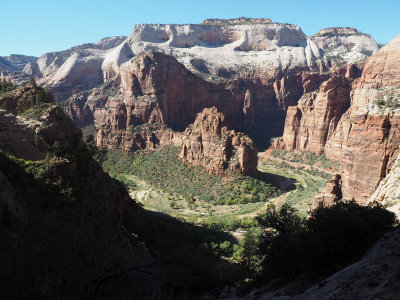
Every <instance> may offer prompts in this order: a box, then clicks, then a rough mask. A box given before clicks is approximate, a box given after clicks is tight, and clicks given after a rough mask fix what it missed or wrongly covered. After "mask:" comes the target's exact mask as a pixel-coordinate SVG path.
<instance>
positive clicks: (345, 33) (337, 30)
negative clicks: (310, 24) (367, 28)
mask: <svg viewBox="0 0 400 300" xmlns="http://www.w3.org/2000/svg"><path fill="white" fill-rule="evenodd" d="M311 39H312V40H313V41H314V42H315V43H316V44H317V45H318V47H319V48H321V49H322V50H324V52H325V57H327V58H329V59H330V60H331V62H332V63H334V64H346V63H347V64H348V63H357V62H360V61H364V60H365V59H367V58H368V57H369V56H371V55H372V54H375V53H377V52H378V50H379V46H378V44H377V43H376V42H375V40H374V39H373V38H372V36H370V35H369V34H364V33H361V32H359V31H358V30H357V29H355V28H350V27H332V28H326V29H322V30H320V31H319V32H318V33H316V34H315V35H314V36H312V37H311Z"/></svg>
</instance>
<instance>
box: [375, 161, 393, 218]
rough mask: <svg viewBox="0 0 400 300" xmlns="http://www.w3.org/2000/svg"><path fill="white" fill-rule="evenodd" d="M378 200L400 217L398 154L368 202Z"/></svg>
mask: <svg viewBox="0 0 400 300" xmlns="http://www.w3.org/2000/svg"><path fill="white" fill-rule="evenodd" d="M373 202H378V203H380V204H382V205H385V206H386V207H387V209H388V210H390V211H392V212H394V213H395V214H396V215H397V218H399V217H400V155H399V156H398V157H397V159H396V161H395V162H394V164H393V167H392V169H391V171H390V172H389V174H388V175H387V176H386V177H385V178H384V179H383V180H382V181H381V182H380V184H379V186H378V188H377V189H376V191H375V192H374V194H373V195H372V196H371V198H370V199H369V200H368V203H373Z"/></svg>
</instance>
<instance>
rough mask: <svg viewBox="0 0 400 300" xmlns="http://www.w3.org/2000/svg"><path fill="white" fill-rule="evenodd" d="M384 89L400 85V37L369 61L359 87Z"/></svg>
mask: <svg viewBox="0 0 400 300" xmlns="http://www.w3.org/2000/svg"><path fill="white" fill-rule="evenodd" d="M367 84H369V85H372V86H373V87H374V88H383V87H388V86H389V87H390V86H392V87H393V86H399V85H400V35H398V36H396V37H395V38H394V39H393V40H392V41H391V42H390V43H388V44H387V45H385V46H383V47H382V49H381V50H380V51H379V53H378V54H376V55H374V56H372V57H371V58H370V59H368V61H367V63H366V65H365V69H364V72H363V75H362V78H361V79H360V81H359V85H360V86H363V85H367Z"/></svg>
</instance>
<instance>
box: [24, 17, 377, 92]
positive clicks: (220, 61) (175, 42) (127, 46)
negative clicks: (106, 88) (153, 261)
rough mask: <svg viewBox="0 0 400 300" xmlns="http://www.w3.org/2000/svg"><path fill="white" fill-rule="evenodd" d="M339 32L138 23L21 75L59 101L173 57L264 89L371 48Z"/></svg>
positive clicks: (253, 22) (250, 23)
mask: <svg viewBox="0 0 400 300" xmlns="http://www.w3.org/2000/svg"><path fill="white" fill-rule="evenodd" d="M329 30H331V29H329ZM342 31H343V30H336V31H332V30H331V31H330V33H331V34H332V35H333V36H332V37H326V36H320V35H322V34H319V35H316V36H313V37H307V36H306V35H305V34H304V33H303V32H302V30H301V28H300V27H299V26H297V25H291V24H281V23H274V22H272V21H271V20H270V19H255V18H237V19H230V20H223V19H208V20H205V21H204V22H203V23H202V24H187V25H172V24H141V25H137V26H135V27H134V29H133V31H132V33H131V34H130V36H129V37H128V38H125V37H112V38H105V39H103V40H101V41H99V42H97V43H94V44H93V43H92V44H84V45H80V46H76V47H73V48H71V49H68V50H65V51H60V52H53V53H47V54H44V55H43V56H41V57H40V58H39V59H38V60H37V61H36V62H30V63H28V64H27V65H26V67H25V69H24V72H25V73H27V74H30V75H34V76H38V78H41V80H40V83H41V84H42V85H48V86H51V87H52V89H53V91H54V93H55V94H56V96H61V97H65V96H69V95H71V94H72V93H73V92H74V91H82V90H85V89H87V88H90V87H93V86H96V85H99V84H102V83H103V82H104V81H107V80H111V79H116V80H117V81H118V76H119V74H120V69H121V67H122V66H123V65H124V63H126V62H129V61H130V60H131V59H132V57H134V56H136V55H139V54H141V53H143V52H147V51H152V52H162V53H164V54H167V55H171V56H173V57H175V58H176V59H177V60H178V61H179V62H180V63H182V64H183V65H184V66H185V67H186V68H187V69H188V70H190V71H191V72H193V73H195V74H198V75H199V76H201V77H203V78H205V79H206V80H208V81H210V82H221V81H224V80H227V79H235V78H249V79H252V80H254V81H256V80H261V81H262V82H264V83H265V82H270V81H271V80H273V81H274V80H275V78H276V77H279V78H281V77H283V76H287V75H290V74H294V73H297V72H298V71H299V70H313V71H317V72H320V71H326V70H328V69H329V68H331V66H332V64H333V65H337V61H335V59H331V58H332V57H334V56H338V54H332V53H333V52H332V53H330V52H329V51H331V49H336V50H337V51H339V52H340V53H339V52H338V53H339V54H340V56H341V62H340V64H342V63H343V62H344V63H350V62H351V63H352V62H356V61H357V62H359V61H361V60H363V59H365V58H366V57H367V56H368V55H370V54H372V53H374V52H376V51H377V50H378V46H377V44H376V42H375V41H374V40H373V38H372V37H371V36H369V35H365V34H361V33H359V32H357V31H356V30H354V32H355V33H354V34H352V35H345V36H344V35H343V32H342ZM325 34H326V33H325ZM335 34H336V35H335ZM317 44H318V45H317ZM336 50H335V51H336ZM325 52H327V53H325ZM328 52H329V53H328Z"/></svg>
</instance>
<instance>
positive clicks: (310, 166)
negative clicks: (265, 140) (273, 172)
mask: <svg viewBox="0 0 400 300" xmlns="http://www.w3.org/2000/svg"><path fill="white" fill-rule="evenodd" d="M258 156H261V157H263V158H266V159H271V160H274V161H276V162H280V163H282V162H284V163H287V164H288V165H290V166H292V167H295V168H298V167H304V168H305V169H308V170H311V168H313V169H315V170H317V171H320V172H325V173H328V174H330V175H332V176H333V175H335V173H334V172H332V171H331V170H326V169H323V168H320V167H316V166H312V165H309V164H304V163H299V162H292V161H289V160H284V159H281V158H276V157H273V156H269V155H267V154H265V153H264V152H262V153H258Z"/></svg>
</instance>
